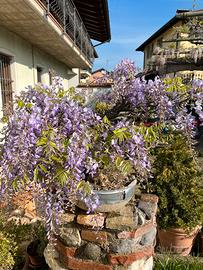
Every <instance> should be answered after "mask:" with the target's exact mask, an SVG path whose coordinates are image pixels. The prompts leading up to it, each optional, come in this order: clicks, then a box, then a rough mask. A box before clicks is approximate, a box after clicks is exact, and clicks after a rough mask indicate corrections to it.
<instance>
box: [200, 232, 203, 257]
mask: <svg viewBox="0 0 203 270" xmlns="http://www.w3.org/2000/svg"><path fill="white" fill-rule="evenodd" d="M200 255H201V256H202V257H203V232H202V231H201V232H200Z"/></svg>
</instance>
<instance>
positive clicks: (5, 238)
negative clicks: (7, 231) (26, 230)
mask: <svg viewBox="0 0 203 270" xmlns="http://www.w3.org/2000/svg"><path fill="white" fill-rule="evenodd" d="M15 251H16V243H15V242H13V239H12V238H10V237H9V235H4V234H3V233H2V232H0V268H1V269H2V270H9V269H12V268H13V266H14V264H15V260H14V256H15Z"/></svg>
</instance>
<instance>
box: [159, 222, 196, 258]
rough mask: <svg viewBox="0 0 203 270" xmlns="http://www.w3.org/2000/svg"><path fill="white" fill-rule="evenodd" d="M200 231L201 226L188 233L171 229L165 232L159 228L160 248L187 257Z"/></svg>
mask: <svg viewBox="0 0 203 270" xmlns="http://www.w3.org/2000/svg"><path fill="white" fill-rule="evenodd" d="M199 229H200V228H199V226H196V227H195V228H194V229H193V230H192V231H191V232H189V233H188V232H186V231H185V230H183V229H177V228H170V229H166V230H163V229H160V228H159V229H158V238H159V243H160V247H161V248H163V249H164V250H166V251H169V252H172V253H175V254H180V255H182V256H187V255H189V253H190V251H191V249H192V246H193V242H194V239H195V237H196V236H197V233H198V231H199Z"/></svg>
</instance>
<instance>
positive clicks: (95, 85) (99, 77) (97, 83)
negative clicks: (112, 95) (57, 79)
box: [77, 68, 113, 107]
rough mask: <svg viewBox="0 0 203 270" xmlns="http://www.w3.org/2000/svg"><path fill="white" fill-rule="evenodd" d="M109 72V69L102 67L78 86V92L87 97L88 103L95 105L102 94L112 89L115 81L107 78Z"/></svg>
mask: <svg viewBox="0 0 203 270" xmlns="http://www.w3.org/2000/svg"><path fill="white" fill-rule="evenodd" d="M107 74H108V71H107V70H105V69H104V68H100V69H98V70H95V71H94V72H92V73H91V74H90V76H89V77H87V78H86V79H85V80H84V81H81V83H80V84H79V85H78V86H77V90H78V92H79V93H80V94H81V95H82V96H83V97H84V98H85V103H86V105H88V106H91V107H94V106H95V104H96V102H97V101H98V98H99V97H100V96H102V95H103V94H104V93H107V92H110V91H111V89H112V85H113V82H112V80H110V79H107V77H106V75H107Z"/></svg>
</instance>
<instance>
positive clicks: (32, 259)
mask: <svg viewBox="0 0 203 270" xmlns="http://www.w3.org/2000/svg"><path fill="white" fill-rule="evenodd" d="M38 245H39V240H35V241H32V242H31V243H30V244H29V245H28V247H27V254H28V258H29V266H30V267H34V268H36V269H37V268H40V267H42V266H44V265H45V259H44V257H41V256H39V255H38V254H37V247H38Z"/></svg>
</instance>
